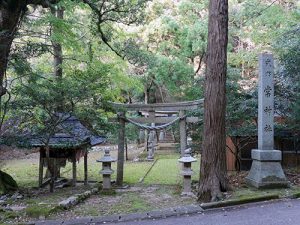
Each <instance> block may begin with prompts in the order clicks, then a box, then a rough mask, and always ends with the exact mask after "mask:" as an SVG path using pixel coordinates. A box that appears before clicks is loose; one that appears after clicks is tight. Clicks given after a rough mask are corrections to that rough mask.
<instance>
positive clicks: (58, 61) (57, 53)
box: [51, 8, 64, 112]
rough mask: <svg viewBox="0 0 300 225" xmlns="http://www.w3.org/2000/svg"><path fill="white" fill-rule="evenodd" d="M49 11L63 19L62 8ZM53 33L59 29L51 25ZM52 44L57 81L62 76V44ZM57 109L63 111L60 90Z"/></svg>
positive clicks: (62, 99) (62, 95) (53, 42)
mask: <svg viewBox="0 0 300 225" xmlns="http://www.w3.org/2000/svg"><path fill="white" fill-rule="evenodd" d="M51 13H52V14H53V15H54V16H55V17H56V18H58V19H61V20H63V19H64V9H62V8H51ZM52 29H53V33H54V34H55V33H59V30H57V28H56V27H55V26H53V27H52ZM52 46H53V62H54V76H55V78H56V81H57V82H58V83H61V82H62V77H63V68H62V65H63V52H62V45H61V44H60V43H59V42H55V41H52ZM57 111H58V112H63V111H64V93H63V92H62V93H61V95H60V98H59V99H57Z"/></svg>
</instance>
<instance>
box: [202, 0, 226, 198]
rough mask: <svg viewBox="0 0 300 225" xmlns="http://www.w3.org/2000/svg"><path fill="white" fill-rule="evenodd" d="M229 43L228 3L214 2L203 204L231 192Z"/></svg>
mask: <svg viewBox="0 0 300 225" xmlns="http://www.w3.org/2000/svg"><path fill="white" fill-rule="evenodd" d="M227 43H228V0H210V3H209V21H208V44H207V67H206V79H205V101H204V132H203V146H202V149H203V150H202V157H201V166H200V180H199V191H198V200H199V201H215V200H218V199H220V198H221V197H222V191H225V190H227V189H228V179H227V173H226V155H225V149H226V148H225V146H226V143H225V139H226V136H225V109H226V72H227Z"/></svg>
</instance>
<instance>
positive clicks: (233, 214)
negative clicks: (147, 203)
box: [110, 200, 300, 225]
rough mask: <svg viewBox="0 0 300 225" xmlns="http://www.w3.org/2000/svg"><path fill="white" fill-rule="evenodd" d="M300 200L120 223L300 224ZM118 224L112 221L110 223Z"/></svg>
mask: <svg viewBox="0 0 300 225" xmlns="http://www.w3.org/2000/svg"><path fill="white" fill-rule="evenodd" d="M299 211H300V200H288V201H286V200H283V201H274V202H267V203H259V204H247V205H244V206H241V207H231V208H226V209H224V210H220V209H217V210H210V212H207V213H200V214H194V215H191V216H181V217H169V218H167V219H161V220H155V221H153V220H145V221H137V222H134V221H130V222H121V223H118V224H119V225H299V224H300V222H299ZM112 224H114V225H116V223H111V224H110V225H112Z"/></svg>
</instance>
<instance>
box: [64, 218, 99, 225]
mask: <svg viewBox="0 0 300 225" xmlns="http://www.w3.org/2000/svg"><path fill="white" fill-rule="evenodd" d="M92 221H93V218H92V217H85V218H75V219H70V220H65V221H64V223H63V224H64V225H85V224H90V223H91V222H92Z"/></svg>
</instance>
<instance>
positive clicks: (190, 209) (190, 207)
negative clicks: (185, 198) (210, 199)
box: [184, 205, 203, 214]
mask: <svg viewBox="0 0 300 225" xmlns="http://www.w3.org/2000/svg"><path fill="white" fill-rule="evenodd" d="M184 208H186V211H187V212H188V213H190V214H192V213H199V212H202V211H203V209H202V207H201V206H200V205H187V206H184Z"/></svg>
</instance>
